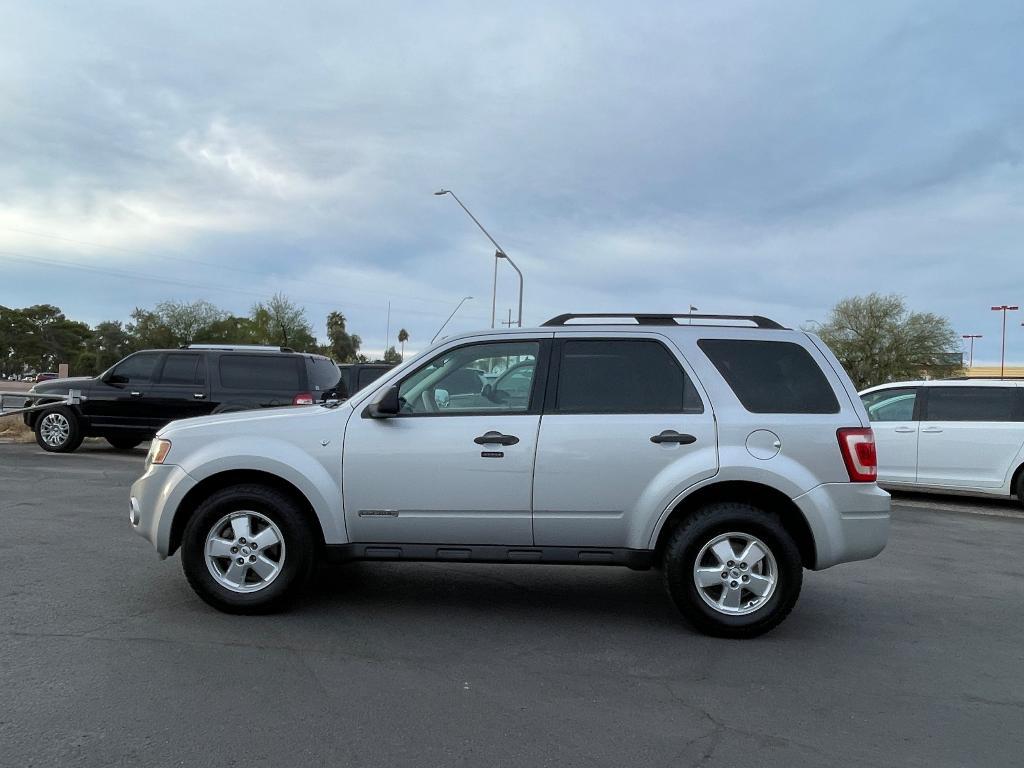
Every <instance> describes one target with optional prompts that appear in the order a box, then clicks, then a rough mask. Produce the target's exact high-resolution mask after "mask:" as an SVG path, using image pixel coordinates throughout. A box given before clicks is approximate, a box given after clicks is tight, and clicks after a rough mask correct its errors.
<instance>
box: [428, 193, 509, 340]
mask: <svg viewBox="0 0 1024 768" xmlns="http://www.w3.org/2000/svg"><path fill="white" fill-rule="evenodd" d="M434 194H435V195H438V196H441V195H451V196H452V197H453V198H455V202H456V203H458V204H459V207H460V208H462V210H464V211H465V212H466V215H467V216H469V218H471V219H472V220H473V223H474V224H476V225H477V227H479V229H480V231H481V232H483V233H484V234H485V235H486V236H487V239H488V240H490V241H491V242H492V243H493V244H494V247H495V248H496V249H497V252H496V253H495V254H494V284H493V286H492V288H491V328H493V327H494V320H495V310H496V304H497V301H498V259H506V260H507V261H508V263H509V264H511V265H512V268H513V269H514V270H515V271H516V272H519V267H517V266H516V265H515V263H514V262H513V261H512V259H510V258H509V257H508V254H507V253H505V249H504V248H502V247H501V246H500V245H498V241H497V240H495V239H494V238H493V237H491V233H490V232H488V231H487V230H486V229H484V225H483V224H481V223H480V222H479V221H477V218H476V216H474V215H473V214H472V212H471V211H470V210H469V208H467V207H466V206H465V205H463V204H462V201H461V200H459V198H458V196H457V195H456V194H455V193H454V192H452V191H451V190H450V189H439V190H437V192H435V193H434ZM519 325H520V327H521V326H522V325H523V273H522V272H519Z"/></svg>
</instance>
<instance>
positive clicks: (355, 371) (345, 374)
mask: <svg viewBox="0 0 1024 768" xmlns="http://www.w3.org/2000/svg"><path fill="white" fill-rule="evenodd" d="M394 367H395V366H394V365H392V364H391V363H341V364H340V365H339V366H338V370H339V371H341V383H340V384H339V386H338V396H339V397H340V398H341V399H343V400H344V399H345V398H346V397H352V395H354V394H355V393H356V392H358V391H359V390H360V389H362V388H363V387H365V386H366V385H367V384H370V383H371V382H374V381H376V380H377V379H379V378H380V377H381V376H383V375H384V374H385V373H387V372H388V371H390V370H391V369H392V368H394Z"/></svg>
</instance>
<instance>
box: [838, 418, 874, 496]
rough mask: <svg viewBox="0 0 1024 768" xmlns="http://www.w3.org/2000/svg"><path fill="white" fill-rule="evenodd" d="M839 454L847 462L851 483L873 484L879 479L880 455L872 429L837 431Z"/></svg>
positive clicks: (859, 428) (850, 428)
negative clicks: (876, 448)
mask: <svg viewBox="0 0 1024 768" xmlns="http://www.w3.org/2000/svg"><path fill="white" fill-rule="evenodd" d="M836 434H837V435H838V437H839V452H840V453H842V454H843V461H845V462H846V471H847V472H848V473H849V474H850V482H851V483H873V482H875V480H877V479H878V454H877V453H875V434H874V433H873V432H872V431H871V428H870V427H868V428H866V429H864V428H861V427H856V428H854V427H848V428H846V429H840V430H837V431H836Z"/></svg>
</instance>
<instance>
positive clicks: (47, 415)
mask: <svg viewBox="0 0 1024 768" xmlns="http://www.w3.org/2000/svg"><path fill="white" fill-rule="evenodd" d="M34 431H35V433H36V443H37V444H38V445H39V447H40V448H42V449H43V450H44V451H47V452H49V453H71V452H72V451H74V450H75V449H77V448H78V446H80V445H81V444H82V440H84V439H85V435H84V434H82V425H81V424H79V422H78V416H76V415H75V412H74V411H73V410H71V409H70V408H68V407H67V406H66V405H58V406H54V407H53V408H47V409H46V410H45V411H40V412H39V413H38V414H37V415H36V421H35V430H34ZM57 435H59V439H58V438H56V437H55V436H57Z"/></svg>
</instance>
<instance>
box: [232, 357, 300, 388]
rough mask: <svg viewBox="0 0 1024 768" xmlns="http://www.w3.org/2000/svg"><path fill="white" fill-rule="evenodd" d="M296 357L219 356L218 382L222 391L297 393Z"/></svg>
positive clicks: (298, 378) (297, 368)
mask: <svg viewBox="0 0 1024 768" xmlns="http://www.w3.org/2000/svg"><path fill="white" fill-rule="evenodd" d="M301 362H302V358H301V357H300V356H299V355H273V354H266V355H222V356H221V358H220V365H219V369H220V383H221V386H222V387H224V388H225V389H246V390H262V389H267V390H273V391H282V392H300V391H301V390H302V372H301V371H300V369H299V364H300V363H301Z"/></svg>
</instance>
